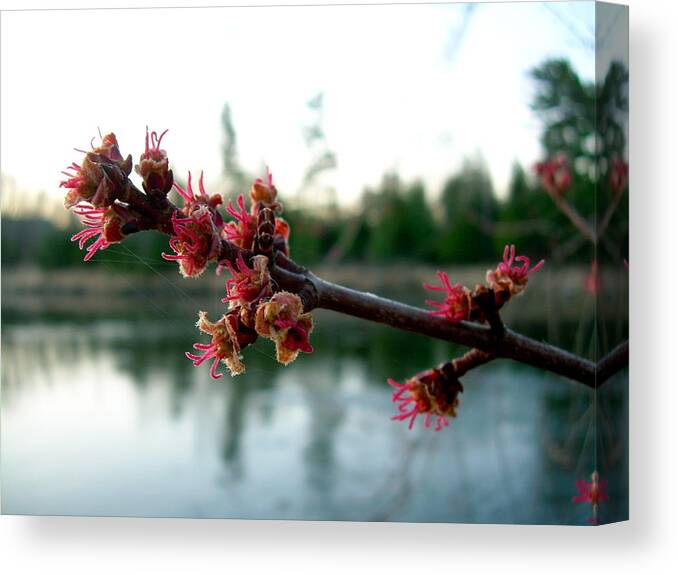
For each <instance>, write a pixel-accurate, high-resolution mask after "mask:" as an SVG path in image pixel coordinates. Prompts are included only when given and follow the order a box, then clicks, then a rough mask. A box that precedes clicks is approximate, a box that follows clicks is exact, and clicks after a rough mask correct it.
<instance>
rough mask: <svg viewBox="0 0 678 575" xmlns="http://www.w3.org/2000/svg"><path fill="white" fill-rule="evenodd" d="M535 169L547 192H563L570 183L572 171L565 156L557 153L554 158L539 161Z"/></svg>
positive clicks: (559, 193)
mask: <svg viewBox="0 0 678 575" xmlns="http://www.w3.org/2000/svg"><path fill="white" fill-rule="evenodd" d="M534 168H535V171H536V172H537V174H538V175H539V176H540V177H541V183H542V185H543V186H544V187H545V188H546V189H547V190H548V192H549V193H555V194H558V195H561V194H564V193H565V192H566V191H567V190H568V188H569V187H570V185H572V173H571V172H570V166H569V163H568V161H567V157H566V156H565V155H563V154H558V155H557V156H556V157H555V158H552V159H550V160H546V161H545V162H539V163H537V164H536V165H535V167H534Z"/></svg>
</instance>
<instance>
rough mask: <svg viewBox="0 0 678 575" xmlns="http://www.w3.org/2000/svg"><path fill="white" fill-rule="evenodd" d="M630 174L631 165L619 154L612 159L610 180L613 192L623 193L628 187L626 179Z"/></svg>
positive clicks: (616, 193)
mask: <svg viewBox="0 0 678 575" xmlns="http://www.w3.org/2000/svg"><path fill="white" fill-rule="evenodd" d="M628 175H629V165H628V164H627V163H626V162H624V161H623V160H621V159H619V158H618V157H617V156H615V157H614V158H612V159H611V160H610V167H609V173H608V181H609V183H610V188H611V189H612V193H613V194H615V195H619V194H621V193H622V192H623V191H624V190H625V189H626V181H627V179H628Z"/></svg>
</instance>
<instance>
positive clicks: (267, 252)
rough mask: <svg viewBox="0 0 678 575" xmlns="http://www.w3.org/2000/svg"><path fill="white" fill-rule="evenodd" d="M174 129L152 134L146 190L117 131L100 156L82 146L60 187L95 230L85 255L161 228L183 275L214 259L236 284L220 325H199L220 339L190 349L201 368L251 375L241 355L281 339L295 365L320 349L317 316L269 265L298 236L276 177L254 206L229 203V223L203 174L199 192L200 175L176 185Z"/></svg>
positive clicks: (141, 168) (261, 184)
mask: <svg viewBox="0 0 678 575" xmlns="http://www.w3.org/2000/svg"><path fill="white" fill-rule="evenodd" d="M166 133H167V130H165V131H164V132H162V133H160V134H158V133H157V132H149V130H148V128H147V129H146V139H145V146H144V151H143V153H142V154H141V155H140V157H139V161H138V163H137V164H136V165H135V166H134V171H135V173H136V174H137V175H138V176H140V177H141V179H142V187H143V192H142V191H141V190H139V189H138V188H136V186H135V185H134V184H133V183H132V182H131V180H130V179H129V176H130V174H131V173H132V167H133V162H132V156H131V155H128V156H127V157H123V155H122V154H121V153H120V149H119V145H118V141H117V138H116V136H115V134H112V133H111V134H107V135H106V136H103V137H102V138H101V144H100V145H98V146H96V147H95V146H94V145H92V149H91V150H90V151H83V150H78V151H80V152H81V153H83V154H85V156H84V159H83V160H82V161H81V162H80V163H79V164H78V163H72V164H71V165H70V166H69V167H68V168H67V169H66V170H65V171H64V172H63V173H64V175H65V176H66V179H65V180H63V181H62V182H61V184H60V185H61V187H64V188H66V190H67V191H66V198H65V201H64V204H65V207H66V208H67V209H72V210H73V212H74V213H75V214H76V215H77V216H79V217H80V218H81V222H82V224H83V225H84V226H85V227H84V229H83V230H82V231H80V232H78V233H76V234H75V235H74V236H73V237H72V238H71V240H72V241H74V242H78V246H79V247H80V249H84V250H86V253H85V257H84V259H85V261H89V260H91V259H92V258H93V257H94V256H95V254H96V253H97V252H98V251H101V250H105V249H106V248H108V247H109V246H110V245H112V244H117V243H119V242H121V241H123V240H124V239H125V237H127V236H128V235H129V234H131V233H135V232H138V231H143V230H158V231H161V232H164V233H166V234H168V235H169V248H170V250H171V251H170V253H162V254H161V256H162V258H164V259H165V260H169V261H176V262H177V263H178V266H179V272H180V273H181V275H182V276H184V277H187V278H195V277H198V276H200V275H201V274H202V273H203V272H204V271H205V269H206V268H207V267H208V265H209V264H210V263H215V264H216V265H217V267H216V271H217V273H219V272H220V271H221V270H224V269H227V270H228V271H229V272H230V275H231V278H230V279H229V280H227V281H226V286H225V288H226V295H225V297H224V298H223V299H222V303H226V304H228V309H227V311H226V313H224V314H223V315H222V316H221V318H220V319H218V320H217V321H214V322H212V321H210V319H209V318H208V315H207V313H205V312H203V311H201V312H200V313H199V319H198V323H197V327H198V329H199V330H200V332H202V333H204V334H206V335H208V336H210V338H211V340H210V342H209V343H196V344H195V345H194V351H195V353H194V352H187V353H186V356H187V357H188V358H189V359H190V360H191V361H192V362H193V364H194V365H195V366H201V365H202V364H203V363H206V362H209V363H210V365H211V367H210V375H211V377H212V378H213V379H219V378H220V377H222V375H223V374H222V373H220V372H219V371H218V367H219V364H220V363H223V364H224V365H226V367H227V368H228V369H229V371H230V373H231V375H237V374H239V373H242V372H244V371H245V365H244V363H243V362H242V358H241V355H240V354H241V351H242V350H243V349H244V348H245V347H246V346H248V345H250V344H251V343H253V342H254V341H256V339H257V338H258V337H259V336H261V337H265V338H268V339H270V340H272V341H273V342H274V343H275V346H276V355H277V358H278V361H279V362H281V363H283V364H285V365H287V364H288V363H290V362H291V361H293V360H294V359H296V357H297V356H298V354H299V352H302V351H303V352H306V353H310V352H312V351H313V347H312V346H311V344H310V342H309V334H310V333H311V330H312V329H313V319H312V316H311V314H310V313H304V310H303V305H302V302H301V299H300V298H299V296H298V295H296V294H293V293H289V292H285V291H280V290H277V289H276V287H275V285H274V282H273V281H272V280H271V275H270V269H269V268H270V267H271V266H272V265H273V261H274V259H275V255H276V253H278V252H280V253H283V254H285V255H287V254H288V253H289V244H288V241H289V233H290V229H289V225H288V224H287V222H286V221H285V220H283V219H282V218H281V217H280V215H279V213H280V212H281V211H282V204H280V202H279V201H278V199H277V196H278V191H277V189H276V187H275V185H274V184H273V176H272V175H271V174H270V173H269V172H268V170H267V173H266V176H265V178H258V179H256V180H255V181H254V183H253V184H252V187H251V189H250V191H249V200H250V209H249V210H248V209H247V207H246V201H245V197H244V196H243V195H242V194H240V195H239V196H238V197H237V199H236V201H235V206H234V205H233V203H231V202H229V204H228V205H227V206H226V212H227V213H228V214H229V215H230V216H231V217H232V218H233V219H232V220H229V221H227V220H225V219H224V217H223V216H222V214H221V212H220V211H219V207H220V206H221V205H222V204H223V203H224V202H223V199H222V197H221V195H219V194H209V193H208V192H207V191H206V190H205V185H204V181H203V174H202V173H201V174H200V178H199V179H198V185H197V190H196V189H195V188H194V181H193V178H192V175H191V173H190V172H189V173H188V182H187V185H186V186H185V187H182V186H181V185H179V184H178V183H176V182H175V181H174V177H173V174H172V170H170V168H169V160H168V157H167V152H166V151H165V150H164V149H162V148H161V147H160V146H161V143H162V140H163V138H164V136H165V134H166ZM171 190H174V191H175V192H176V193H177V194H178V196H179V198H180V201H181V203H182V205H181V206H175V205H174V204H173V203H172V202H171V201H170V200H169V199H168V194H169V192H170V191H171ZM88 242H90V243H89V245H87V244H88ZM228 242H230V243H232V244H235V246H237V248H240V249H239V251H238V252H237V257H236V258H235V261H234V262H233V261H230V260H228V259H225V258H223V257H222V252H223V246H224V243H228Z"/></svg>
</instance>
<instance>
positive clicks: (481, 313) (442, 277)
mask: <svg viewBox="0 0 678 575" xmlns="http://www.w3.org/2000/svg"><path fill="white" fill-rule="evenodd" d="M543 265H544V260H540V261H539V262H537V263H536V264H535V265H534V266H533V265H532V262H531V261H530V258H528V257H527V256H523V255H516V247H515V246H513V245H511V246H508V245H507V246H506V247H505V248H504V253H503V258H502V261H500V262H499V263H498V264H497V267H496V268H495V269H491V270H488V271H487V273H486V274H485V282H486V285H482V284H478V285H476V286H475V288H474V289H473V290H471V289H469V288H467V287H466V286H463V285H462V284H460V283H455V284H453V283H452V282H451V281H450V278H449V276H448V275H447V274H446V273H445V272H442V271H438V272H437V276H438V280H439V281H440V284H439V285H435V284H428V283H425V284H424V288H426V289H427V290H429V291H433V292H438V293H441V294H443V300H442V301H437V300H426V303H427V304H428V305H429V306H431V307H432V308H433V309H432V310H431V311H430V312H429V313H430V314H431V315H434V316H440V317H443V318H445V319H446V320H447V321H449V322H452V323H459V322H461V321H473V322H478V323H485V322H487V323H490V325H493V321H492V320H493V319H494V318H498V312H499V310H500V309H501V307H502V306H503V305H504V304H505V303H506V302H508V301H509V300H510V299H511V298H512V297H513V296H516V295H520V294H521V293H523V292H524V291H525V288H526V287H527V282H528V280H529V278H530V276H532V274H534V273H535V272H536V271H538V270H539V269H541V267H542V266H543ZM490 358H491V356H490V355H488V354H486V353H483V352H481V351H480V350H472V351H471V352H469V353H467V354H466V355H465V356H463V357H462V358H459V359H457V360H454V361H452V362H447V363H446V364H443V366H442V367H439V368H433V369H429V370H426V371H422V372H420V373H418V374H416V375H414V376H412V377H410V378H409V379H407V380H406V381H405V383H398V382H397V381H395V380H393V379H389V380H388V383H389V385H391V387H393V388H394V389H395V392H394V393H393V396H392V401H393V402H394V403H396V404H397V410H398V413H397V414H396V415H395V416H393V417H392V419H394V420H397V421H405V420H406V421H408V422H409V424H408V427H409V428H410V429H412V426H413V425H414V422H415V420H416V419H417V417H418V416H419V415H422V416H423V417H424V426H425V427H431V426H432V423H433V422H435V430H436V431H440V430H441V429H443V428H444V427H447V426H448V425H449V422H448V418H450V417H456V415H457V407H458V405H459V393H461V392H462V391H463V386H462V385H461V382H460V381H459V379H458V378H459V376H460V375H461V374H462V372H466V371H468V370H469V369H471V368H472V367H474V366H475V365H479V364H481V363H485V362H486V361H488V360H489V359H490Z"/></svg>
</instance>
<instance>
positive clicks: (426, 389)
mask: <svg viewBox="0 0 678 575" xmlns="http://www.w3.org/2000/svg"><path fill="white" fill-rule="evenodd" d="M388 384H389V385H390V386H391V387H393V388H394V389H395V392H393V398H392V399H393V403H397V404H399V405H398V412H399V413H398V414H397V415H394V416H393V417H392V418H391V419H393V420H396V421H405V420H409V425H408V428H409V429H412V426H413V425H414V422H415V420H416V419H417V417H418V416H419V415H424V427H427V428H428V427H431V423H432V420H434V421H435V430H436V431H440V430H441V429H442V428H443V427H447V426H448V425H449V422H448V421H447V418H448V417H456V416H457V407H458V406H459V393H461V392H462V391H463V390H464V388H463V386H462V385H461V382H460V381H459V380H458V379H456V378H454V377H448V376H446V375H445V374H444V373H443V372H442V371H441V370H440V369H437V368H433V369H427V370H426V371H422V372H420V373H418V374H416V375H414V376H413V377H410V378H409V379H408V380H407V381H406V382H405V383H398V382H397V381H395V380H394V379H390V378H389V379H388Z"/></svg>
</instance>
